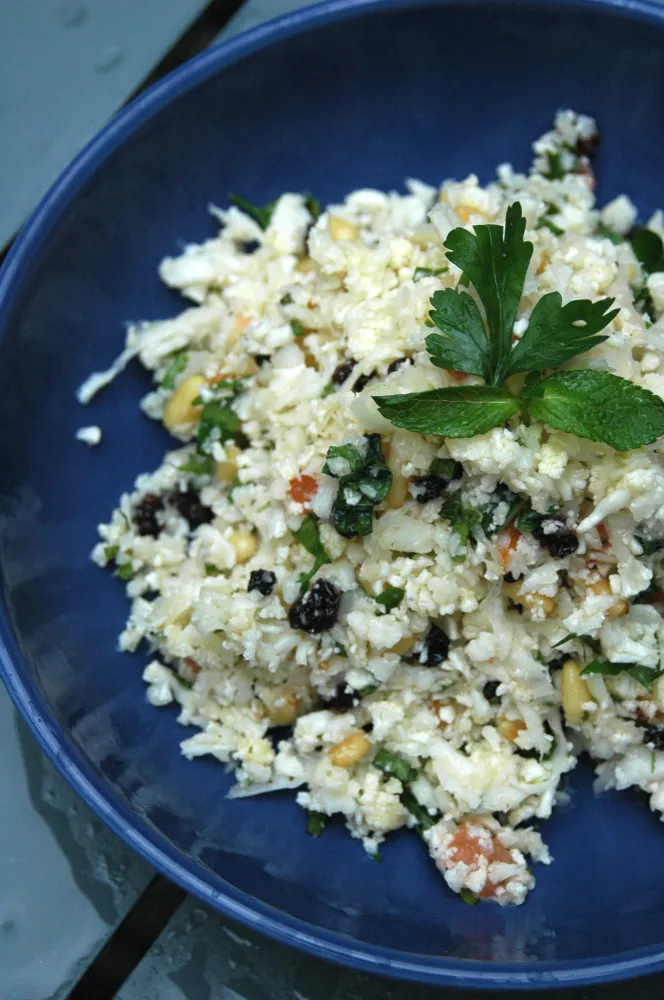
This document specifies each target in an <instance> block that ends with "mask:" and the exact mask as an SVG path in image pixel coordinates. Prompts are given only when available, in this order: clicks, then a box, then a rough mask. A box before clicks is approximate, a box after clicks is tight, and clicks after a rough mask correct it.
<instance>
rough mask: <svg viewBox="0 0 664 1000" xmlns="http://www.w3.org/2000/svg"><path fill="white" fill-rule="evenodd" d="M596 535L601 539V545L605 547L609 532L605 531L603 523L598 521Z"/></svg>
mask: <svg viewBox="0 0 664 1000" xmlns="http://www.w3.org/2000/svg"><path fill="white" fill-rule="evenodd" d="M597 534H598V535H599V537H600V538H601V539H602V543H603V544H604V545H606V543H607V542H608V540H609V532H608V531H607V528H606V525H605V523H604V521H600V522H599V524H598V525H597Z"/></svg>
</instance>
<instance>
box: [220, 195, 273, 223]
mask: <svg viewBox="0 0 664 1000" xmlns="http://www.w3.org/2000/svg"><path fill="white" fill-rule="evenodd" d="M228 200H229V201H230V203H231V205H235V206H236V207H237V208H239V209H240V211H241V212H244V214H245V215H248V216H249V218H251V219H253V220H254V222H257V223H258V225H259V226H260V227H261V229H267V227H268V226H269V225H270V220H271V218H272V213H273V212H274V207H275V205H276V204H277V203H276V201H268V203H267V205H263V207H262V208H261V207H260V206H259V205H252V204H251V202H250V201H247V200H246V198H241V197H240V196H239V195H237V194H229V196H228Z"/></svg>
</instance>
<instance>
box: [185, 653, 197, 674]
mask: <svg viewBox="0 0 664 1000" xmlns="http://www.w3.org/2000/svg"><path fill="white" fill-rule="evenodd" d="M184 662H185V663H186V665H187V667H188V668H189V670H191V672H192V674H200V672H201V668H200V666H199V664H198V663H196V660H192V658H191V656H185V658H184Z"/></svg>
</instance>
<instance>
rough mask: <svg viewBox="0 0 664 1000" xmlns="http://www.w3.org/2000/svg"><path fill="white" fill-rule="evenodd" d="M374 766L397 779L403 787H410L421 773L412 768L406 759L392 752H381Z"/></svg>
mask: <svg viewBox="0 0 664 1000" xmlns="http://www.w3.org/2000/svg"><path fill="white" fill-rule="evenodd" d="M373 765H374V767H377V768H378V769H379V770H381V771H383V773H384V774H387V775H389V776H390V777H394V778H397V779H398V780H399V781H400V782H401V784H402V785H409V784H410V782H411V781H415V778H416V777H417V775H418V773H419V772H418V770H417V768H416V767H412V766H411V765H410V764H409V763H408V761H407V760H406V758H405V757H402V756H401V754H399V753H394V752H393V751H392V750H379V751H378V753H377V754H376V756H375V757H374V761H373Z"/></svg>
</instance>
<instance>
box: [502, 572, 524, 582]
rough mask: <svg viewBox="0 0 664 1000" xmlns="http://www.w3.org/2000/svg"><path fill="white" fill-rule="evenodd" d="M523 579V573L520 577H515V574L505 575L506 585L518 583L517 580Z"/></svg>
mask: <svg viewBox="0 0 664 1000" xmlns="http://www.w3.org/2000/svg"><path fill="white" fill-rule="evenodd" d="M522 579H523V573H520V574H519V576H515V575H514V573H505V576H504V577H503V580H504V581H505V583H516V581H517V580H522Z"/></svg>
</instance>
